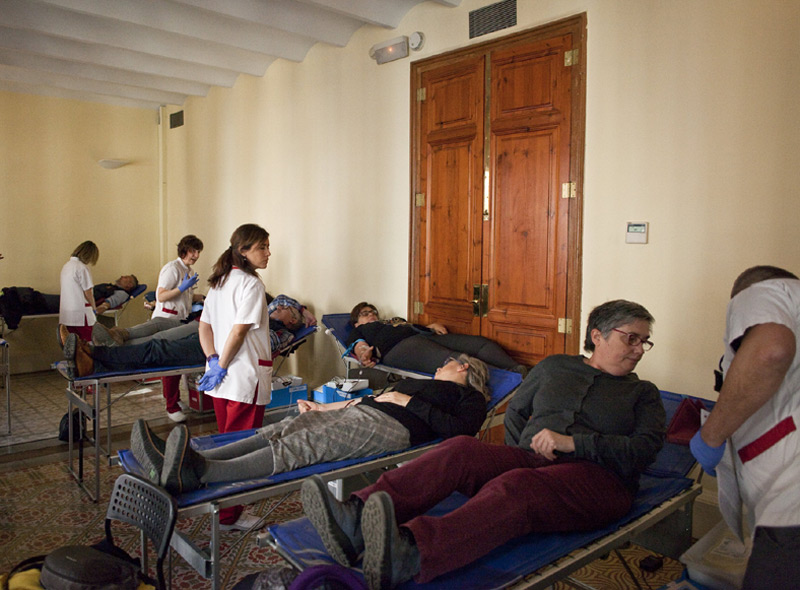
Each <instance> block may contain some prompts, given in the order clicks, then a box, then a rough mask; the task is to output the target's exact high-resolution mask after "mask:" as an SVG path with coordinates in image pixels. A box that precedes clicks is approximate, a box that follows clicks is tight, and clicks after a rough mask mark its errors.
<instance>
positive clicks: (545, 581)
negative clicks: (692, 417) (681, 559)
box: [261, 482, 702, 590]
mask: <svg viewBox="0 0 800 590" xmlns="http://www.w3.org/2000/svg"><path fill="white" fill-rule="evenodd" d="M701 492H702V486H701V485H700V484H699V483H697V482H695V483H693V484H692V485H691V486H690V487H689V488H686V489H684V490H682V491H681V492H679V493H677V494H676V495H674V496H672V497H671V498H668V499H667V500H665V501H663V502H662V503H661V504H659V505H658V506H654V507H653V508H651V509H650V510H648V511H647V512H646V513H645V514H643V515H642V516H640V517H638V518H636V519H634V520H632V521H631V522H629V523H627V524H625V525H622V526H621V527H620V528H619V529H617V530H616V531H613V532H611V533H608V534H607V535H605V536H604V537H601V538H599V539H595V540H594V541H591V542H589V543H587V544H585V545H583V546H580V547H575V548H572V549H569V550H568V551H567V552H566V553H565V554H564V555H562V556H561V557H558V558H556V560H555V561H553V562H552V563H550V564H548V565H545V566H543V567H541V568H539V569H538V570H536V571H534V572H531V573H528V574H525V575H522V576H520V577H518V578H516V579H514V580H512V581H510V582H508V583H507V584H504V585H502V586H497V587H496V588H504V589H508V590H545V589H547V588H550V587H552V586H553V585H554V584H555V583H556V582H558V581H560V580H563V579H565V578H568V577H569V576H570V574H572V573H574V572H575V571H577V570H579V569H580V568H582V567H583V566H585V565H587V564H589V563H591V562H592V561H594V560H596V559H598V558H600V557H602V556H604V555H607V554H608V553H610V552H611V551H613V550H615V549H618V548H620V547H622V546H623V545H625V544H626V543H628V542H631V541H634V540H636V537H637V536H640V535H642V534H643V533H646V532H647V531H648V530H650V529H651V528H652V527H655V526H657V525H658V524H660V523H662V522H663V521H665V519H667V518H669V517H670V516H672V515H674V514H676V513H677V512H678V511H682V512H683V514H682V515H681V518H683V519H688V521H689V522H691V517H692V509H693V505H694V501H695V499H696V498H697V497H698V496H699V495H700V493H701ZM261 540H262V542H263V543H264V544H267V545H269V546H270V547H271V548H272V549H274V550H275V551H276V552H277V553H278V554H279V555H280V556H281V557H282V558H283V559H285V560H286V561H287V562H289V563H290V564H291V565H292V566H293V567H295V568H297V569H298V570H300V571H303V570H304V569H305V568H306V567H307V565H306V564H303V563H301V562H299V561H298V560H296V559H295V558H294V556H293V555H292V554H291V553H290V552H288V551H286V550H285V548H284V547H283V546H282V545H280V544H279V543H278V542H277V540H276V539H275V537H274V536H273V535H272V533H271V532H270V531H267V532H266V533H265V534H264V535H263V537H262V538H261ZM690 544H691V539H690V538H689V539H688V544H687V546H686V547H685V548H688V545H690ZM493 590H494V589H493Z"/></svg>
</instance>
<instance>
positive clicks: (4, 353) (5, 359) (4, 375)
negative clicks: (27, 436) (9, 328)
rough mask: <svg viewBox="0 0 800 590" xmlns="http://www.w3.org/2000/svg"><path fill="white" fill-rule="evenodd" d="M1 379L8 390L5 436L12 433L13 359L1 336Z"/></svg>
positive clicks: (6, 390) (4, 387) (6, 343)
mask: <svg viewBox="0 0 800 590" xmlns="http://www.w3.org/2000/svg"><path fill="white" fill-rule="evenodd" d="M0 381H2V383H3V389H4V390H5V392H6V431H5V432H4V433H3V435H4V436H10V435H11V359H10V357H9V353H8V342H7V341H6V340H4V339H3V338H0Z"/></svg>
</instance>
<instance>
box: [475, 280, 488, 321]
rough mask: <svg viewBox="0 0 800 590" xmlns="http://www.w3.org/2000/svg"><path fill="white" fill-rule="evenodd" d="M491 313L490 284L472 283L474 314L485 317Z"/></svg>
mask: <svg viewBox="0 0 800 590" xmlns="http://www.w3.org/2000/svg"><path fill="white" fill-rule="evenodd" d="M488 314H489V285H472V315H473V316H475V317H481V318H485V317H486V316H487V315H488Z"/></svg>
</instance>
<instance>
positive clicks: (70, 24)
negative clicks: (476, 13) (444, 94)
mask: <svg viewBox="0 0 800 590" xmlns="http://www.w3.org/2000/svg"><path fill="white" fill-rule="evenodd" d="M424 1H425V0H0V90H6V91H10V92H22V93H27V94H40V95H47V96H58V97H63V98H73V99H77V100H86V101H94V102H103V103H108V104H114V105H122V106H130V107H139V108H150V109H156V108H158V106H159V105H163V104H172V105H181V104H183V102H184V101H185V100H186V98H187V97H188V96H205V95H206V94H207V93H208V91H209V89H210V88H211V87H212V86H225V87H230V86H233V84H234V82H235V81H236V78H237V76H238V75H239V74H241V73H245V74H251V75H253V76H263V75H264V73H265V72H266V70H267V68H268V67H269V65H270V64H271V63H272V62H273V61H274V60H276V59H278V58H283V59H287V60H290V61H293V62H301V61H303V59H304V58H305V56H306V55H307V54H308V50H309V49H311V47H312V46H313V45H314V44H316V43H327V44H329V45H333V46H337V47H344V46H345V45H346V44H347V42H348V41H349V40H350V37H351V36H352V35H353V33H354V32H355V31H356V30H357V29H358V28H359V27H361V26H363V25H365V24H370V25H375V26H379V27H384V28H386V29H393V28H396V27H397V26H398V24H399V23H400V21H401V20H402V18H403V17H404V16H405V15H406V13H407V12H408V11H409V10H410V9H411V8H413V7H414V6H415V5H417V4H419V3H420V2H424ZM432 1H434V2H437V3H439V4H443V5H445V6H450V7H453V6H458V5H459V3H460V2H461V0H432Z"/></svg>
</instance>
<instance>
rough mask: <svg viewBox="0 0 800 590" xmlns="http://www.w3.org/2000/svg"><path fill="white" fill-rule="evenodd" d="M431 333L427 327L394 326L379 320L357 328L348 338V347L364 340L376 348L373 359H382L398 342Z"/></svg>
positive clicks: (412, 325) (405, 324) (407, 324)
mask: <svg viewBox="0 0 800 590" xmlns="http://www.w3.org/2000/svg"><path fill="white" fill-rule="evenodd" d="M430 333H431V331H430V330H429V329H428V328H426V327H425V326H419V325H417V324H409V323H407V322H404V323H400V324H396V325H393V324H392V323H389V322H387V321H382V320H379V321H377V322H370V323H368V324H361V325H360V326H356V327H355V328H353V330H352V331H351V332H350V335H349V336H348V337H347V345H348V346H350V345H351V344H353V342H355V341H356V340H359V339H360V340H364V341H365V342H366V343H367V344H369V345H370V346H374V347H375V352H373V355H372V356H373V357H375V358H377V359H380V358H383V357H385V356H386V355H387V354H389V351H390V350H392V348H394V346H395V345H396V344H397V343H398V342H402V341H403V340H405V339H406V338H410V337H411V336H415V335H416V334H430Z"/></svg>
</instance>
